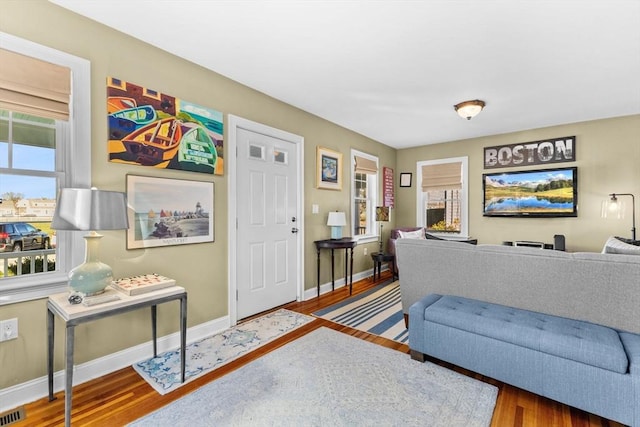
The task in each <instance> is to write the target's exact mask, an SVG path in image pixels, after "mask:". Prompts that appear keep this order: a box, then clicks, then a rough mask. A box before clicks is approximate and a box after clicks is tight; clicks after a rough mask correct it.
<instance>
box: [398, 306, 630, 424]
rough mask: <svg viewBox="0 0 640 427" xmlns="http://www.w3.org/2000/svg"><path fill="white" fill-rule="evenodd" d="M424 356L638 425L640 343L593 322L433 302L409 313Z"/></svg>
mask: <svg viewBox="0 0 640 427" xmlns="http://www.w3.org/2000/svg"><path fill="white" fill-rule="evenodd" d="M409 346H410V348H411V356H412V358H414V359H416V360H421V361H424V355H430V356H433V357H436V358H438V359H442V360H445V361H448V362H451V363H453V364H455V365H458V366H461V367H464V368H466V369H470V370H472V371H475V372H478V373H481V374H483V375H487V376H489V377H492V378H496V379H498V380H501V381H503V382H506V383H509V384H512V385H515V386H517V387H520V388H524V389H526V390H529V391H532V392H534V393H537V394H540V395H543V396H547V397H549V398H552V399H555V400H557V401H560V402H563V403H566V404H568V405H571V406H575V407H578V408H580V409H583V410H586V411H589V412H592V413H595V414H598V415H601V416H604V417H606V418H610V419H614V420H616V421H620V422H622V423H625V424H629V425H640V422H639V417H640V408H639V405H640V372H638V371H639V369H638V367H639V366H640V365H639V363H640V336H638V335H636V334H630V333H624V332H620V331H616V330H614V329H611V328H608V327H605V326H601V325H596V324H593V323H588V322H583V321H578V320H573V319H567V318H563V317H557V316H551V315H547V314H542V313H537V312H532V311H527V310H521V309H516V308H511V307H506V306H502V305H498V304H491V303H486V302H482V301H478V300H474V299H468V298H462V297H456V296H442V295H436V294H432V295H428V296H427V297H425V298H423V299H422V300H420V301H418V302H416V303H415V304H414V305H412V306H411V308H410V310H409Z"/></svg>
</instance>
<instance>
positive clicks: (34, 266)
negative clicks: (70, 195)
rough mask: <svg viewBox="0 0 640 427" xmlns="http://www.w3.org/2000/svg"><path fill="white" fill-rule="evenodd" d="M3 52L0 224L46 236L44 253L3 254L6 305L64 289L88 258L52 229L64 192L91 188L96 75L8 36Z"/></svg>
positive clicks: (70, 237) (79, 243)
mask: <svg viewBox="0 0 640 427" xmlns="http://www.w3.org/2000/svg"><path fill="white" fill-rule="evenodd" d="M0 46H2V48H0V64H1V66H0V197H1V198H2V200H1V201H0V211H1V213H2V215H1V217H0V222H3V223H6V222H26V223H28V224H31V225H33V226H34V227H36V228H40V229H41V230H42V231H43V232H45V233H47V234H48V240H47V243H46V244H44V243H43V245H42V246H43V247H42V248H41V249H37V250H20V249H22V248H19V247H17V246H15V244H14V245H12V248H11V249H12V250H7V251H5V252H0V305H1V304H10V303H14V302H18V301H25V300H30V299H34V298H42V297H43V296H46V295H50V294H52V293H55V292H62V291H64V290H65V289H66V287H67V275H68V272H69V270H71V268H72V267H73V266H75V265H77V264H79V263H81V262H82V260H83V258H84V241H83V239H82V236H81V233H70V232H61V233H58V234H57V235H55V234H54V232H53V230H51V228H50V224H51V219H52V216H53V211H54V210H55V203H56V197H57V194H58V191H59V190H60V189H61V188H64V187H72V186H74V187H86V188H88V187H90V186H91V169H90V165H91V117H90V111H91V105H90V104H91V102H90V101H91V97H90V93H91V87H90V79H91V73H90V71H91V69H90V63H89V61H87V60H85V59H82V58H78V57H76V56H73V55H70V54H67V53H65V52H61V51H57V50H55V49H51V48H48V47H46V46H42V45H39V44H36V43H33V42H30V41H28V40H24V39H21V38H18V37H15V36H12V35H10V34H5V33H2V32H0ZM52 246H54V247H52ZM16 250H19V251H20V252H19V258H16V253H15V252H14V251H16ZM10 257H13V259H14V260H15V259H18V260H21V261H22V262H17V263H16V262H10V260H9V258H10Z"/></svg>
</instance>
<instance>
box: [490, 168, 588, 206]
mask: <svg viewBox="0 0 640 427" xmlns="http://www.w3.org/2000/svg"><path fill="white" fill-rule="evenodd" d="M482 177H483V181H484V182H483V187H484V216H528V217H535V216H539V217H545V216H546V217H555V216H577V213H578V181H577V178H578V169H577V168H576V167H572V168H556V169H544V170H535V171H522V172H501V173H500V172H497V173H489V174H484V175H483V176H482Z"/></svg>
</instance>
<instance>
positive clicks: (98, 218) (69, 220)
mask: <svg viewBox="0 0 640 427" xmlns="http://www.w3.org/2000/svg"><path fill="white" fill-rule="evenodd" d="M51 228H53V229H54V230H75V231H77V230H82V231H89V234H87V235H85V236H84V239H85V241H86V252H85V261H84V263H83V264H80V265H79V266H77V267H76V268H74V269H73V270H71V271H70V272H69V287H70V288H71V290H72V291H73V292H80V293H83V294H84V295H86V296H88V295H96V294H100V293H102V292H104V289H105V288H106V287H107V286H108V285H110V284H111V281H112V280H113V272H112V270H111V267H109V266H108V265H107V264H104V263H102V262H100V261H99V260H98V243H99V242H100V239H101V238H102V235H100V234H98V233H96V231H95V230H124V229H127V228H129V220H128V218H127V200H126V196H125V194H124V193H119V192H116V191H102V190H98V189H96V188H95V187H94V188H91V189H89V188H63V189H62V191H61V192H60V197H59V198H58V203H57V204H56V210H55V213H54V214H53V220H52V221H51Z"/></svg>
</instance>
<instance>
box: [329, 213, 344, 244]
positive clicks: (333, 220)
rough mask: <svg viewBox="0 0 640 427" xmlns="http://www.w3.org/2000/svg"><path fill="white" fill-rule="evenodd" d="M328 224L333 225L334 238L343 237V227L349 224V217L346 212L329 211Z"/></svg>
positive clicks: (332, 234)
mask: <svg viewBox="0 0 640 427" xmlns="http://www.w3.org/2000/svg"><path fill="white" fill-rule="evenodd" d="M327 225H328V226H329V227H331V238H332V239H342V227H344V226H345V225H347V217H346V215H345V214H344V212H337V211H336V212H329V218H327Z"/></svg>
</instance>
